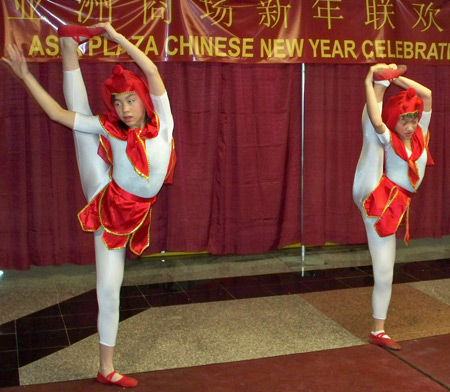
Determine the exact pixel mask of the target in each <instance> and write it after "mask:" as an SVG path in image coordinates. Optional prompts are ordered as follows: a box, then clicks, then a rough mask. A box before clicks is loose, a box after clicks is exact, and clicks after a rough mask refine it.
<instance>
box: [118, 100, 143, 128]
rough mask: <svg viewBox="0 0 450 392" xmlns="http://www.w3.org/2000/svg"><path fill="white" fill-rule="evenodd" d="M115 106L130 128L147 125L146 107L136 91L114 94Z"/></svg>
mask: <svg viewBox="0 0 450 392" xmlns="http://www.w3.org/2000/svg"><path fill="white" fill-rule="evenodd" d="M114 108H115V109H116V113H117V115H118V116H119V118H120V119H121V120H122V122H123V123H124V124H125V125H126V126H127V127H128V128H130V129H136V128H139V129H142V128H143V127H144V125H145V114H146V113H145V107H144V103H143V102H142V100H141V98H139V95H137V94H136V93H135V92H131V93H129V94H120V95H115V96H114Z"/></svg>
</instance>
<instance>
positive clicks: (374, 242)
mask: <svg viewBox="0 0 450 392" xmlns="http://www.w3.org/2000/svg"><path fill="white" fill-rule="evenodd" d="M373 224H374V219H372V218H365V219H364V225H365V227H366V232H367V240H368V244H369V252H370V257H371V258H372V268H373V277H374V281H375V283H374V287H373V292H372V317H373V325H372V332H379V331H384V323H385V321H386V317H387V312H388V309H389V303H390V300H391V293H392V280H393V277H394V264H395V254H396V239H395V234H393V235H390V236H388V237H380V236H379V235H378V233H377V232H376V231H375V229H374V227H373Z"/></svg>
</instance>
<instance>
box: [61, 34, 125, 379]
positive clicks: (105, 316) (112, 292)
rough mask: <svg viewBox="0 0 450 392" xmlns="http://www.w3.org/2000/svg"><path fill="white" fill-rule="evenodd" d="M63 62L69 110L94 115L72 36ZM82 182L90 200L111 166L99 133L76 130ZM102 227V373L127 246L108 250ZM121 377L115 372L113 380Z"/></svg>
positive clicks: (65, 41)
mask: <svg viewBox="0 0 450 392" xmlns="http://www.w3.org/2000/svg"><path fill="white" fill-rule="evenodd" d="M60 43H61V53H62V63H63V75H64V79H63V89H64V97H65V100H66V104H67V107H68V109H69V110H72V111H75V112H79V113H83V114H88V115H91V114H92V112H91V109H90V107H89V101H88V96H87V92H86V87H85V85H84V80H83V76H82V74H81V69H80V65H79V61H78V53H77V48H78V44H77V43H76V42H75V41H74V40H73V39H72V38H70V37H63V38H61V39H60ZM73 136H74V142H75V151H76V156H77V163H78V170H79V172H80V180H81V185H82V187H83V192H84V195H85V197H86V199H87V200H88V201H90V200H92V199H93V198H94V196H95V195H96V194H97V193H98V192H99V191H100V190H101V189H102V188H103V187H104V186H105V185H106V184H107V183H108V182H109V169H110V166H109V165H108V164H106V162H104V161H103V159H101V158H100V157H99V155H98V154H97V150H98V144H99V137H98V135H94V134H87V133H82V132H77V131H76V130H73ZM102 232H103V230H101V231H100V232H98V233H95V234H94V243H95V262H96V270H97V301H98V307H99V314H98V331H99V336H100V342H99V344H100V366H99V368H100V369H99V371H100V372H101V373H102V374H103V376H105V377H106V376H107V375H109V374H110V373H111V372H113V371H114V365H113V357H114V346H115V344H116V337H117V332H118V327H119V305H120V287H121V285H122V280H123V272H124V263H125V248H123V249H118V250H108V249H107V248H106V247H105V245H104V244H103V241H102V239H101V234H102ZM121 378H122V376H121V375H120V374H115V375H114V377H113V378H112V379H111V381H113V382H114V381H118V380H120V379H121Z"/></svg>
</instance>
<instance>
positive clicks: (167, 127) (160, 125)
mask: <svg viewBox="0 0 450 392" xmlns="http://www.w3.org/2000/svg"><path fill="white" fill-rule="evenodd" d="M58 33H59V36H60V41H61V52H62V57H63V71H64V93H65V98H66V101H67V105H68V107H69V109H71V110H65V109H63V108H62V107H61V106H60V105H59V104H58V103H57V102H56V101H55V100H54V99H53V98H52V97H51V96H50V95H49V94H48V93H47V92H46V91H45V90H44V89H43V88H42V86H41V85H40V84H39V83H38V82H37V80H36V79H35V78H34V77H33V75H32V74H31V73H30V72H29V70H28V66H27V63H26V61H25V58H24V56H23V53H22V52H21V51H20V50H19V49H18V48H17V47H16V46H9V47H8V54H9V58H3V59H2V60H3V61H5V62H6V63H7V64H9V65H10V67H11V69H12V70H13V72H14V73H15V74H16V75H17V76H18V77H19V78H20V79H22V81H23V82H24V84H25V86H26V87H27V88H28V90H29V91H30V93H31V94H32V95H33V97H34V98H35V99H36V101H37V102H38V104H39V105H40V106H41V108H42V109H43V110H44V111H45V113H46V114H47V115H48V116H49V117H50V118H51V119H52V120H53V121H56V122H58V123H60V124H62V125H65V126H67V127H69V128H71V129H73V130H74V139H75V146H76V152H77V162H78V166H79V171H80V177H81V182H82V186H83V191H84V193H85V195H86V198H87V200H88V201H89V203H88V205H87V206H86V207H85V208H84V209H83V210H82V211H81V212H80V214H79V220H80V224H81V226H82V228H83V230H85V231H93V232H94V243H95V259H96V269H97V298H98V304H99V315H98V331H99V336H100V368H99V371H98V373H97V380H98V381H99V382H100V383H104V384H114V385H119V386H122V387H134V386H136V385H137V384H138V382H137V380H135V379H134V378H131V377H128V376H125V375H121V374H119V373H116V372H115V371H114V365H113V355H114V346H115V342H116V337H117V330H118V324H119V296H120V286H121V284H122V280H123V272H124V262H125V246H126V245H127V244H129V246H130V249H131V250H132V251H133V252H134V253H135V254H137V255H140V254H141V253H142V252H143V251H144V249H145V248H146V247H147V246H148V245H149V230H150V216H151V206H152V205H153V203H154V202H155V200H156V195H157V193H158V192H159V190H160V189H161V187H162V185H163V183H164V182H171V178H172V174H173V167H174V164H175V156H174V150H173V140H172V130H173V119H172V114H171V110H170V104H169V100H168V96H167V92H166V89H165V86H164V83H163V81H162V79H161V77H160V75H159V73H158V70H157V67H156V65H155V64H154V63H153V62H152V61H151V60H150V59H149V58H148V57H146V56H145V55H144V53H142V52H141V51H140V50H139V49H137V48H136V47H135V46H134V45H133V44H131V43H130V42H129V41H128V40H127V39H126V38H125V37H124V36H123V35H121V34H119V33H117V32H116V31H115V30H114V28H113V27H112V26H111V25H110V24H107V23H100V24H97V25H95V26H92V28H86V27H76V26H63V27H62V28H60V29H59V32H58ZM100 34H101V35H104V36H105V37H107V38H108V39H109V40H112V41H114V42H116V43H118V44H119V45H121V47H122V48H123V49H124V50H126V51H127V53H128V54H129V55H130V56H131V58H132V59H133V60H134V61H135V62H136V64H137V65H138V66H139V68H140V69H141V70H142V72H143V73H144V75H145V80H144V79H143V78H141V77H140V76H138V75H137V74H135V73H134V72H131V71H127V70H124V69H123V68H122V67H120V66H118V65H117V66H115V67H114V69H113V75H112V76H111V78H110V79H108V80H107V81H106V82H105V83H104V85H103V87H102V94H103V98H104V101H105V105H106V107H107V109H108V110H107V112H106V113H104V114H103V115H100V116H92V115H91V111H90V108H89V104H88V101H87V95H86V90H85V86H84V83H83V79H82V77H81V72H80V69H79V64H78V55H77V46H78V44H80V43H81V42H84V41H86V40H87V39H89V38H90V37H92V36H95V35H100ZM99 135H100V139H99ZM99 140H100V145H101V148H100V149H99V155H100V156H101V157H102V158H103V159H105V162H104V161H103V160H102V159H101V158H100V156H99V155H97V149H98V147H99ZM110 168H111V173H110V170H109V169H110ZM112 169H113V170H112Z"/></svg>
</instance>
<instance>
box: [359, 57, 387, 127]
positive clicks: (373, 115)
mask: <svg viewBox="0 0 450 392" xmlns="http://www.w3.org/2000/svg"><path fill="white" fill-rule="evenodd" d="M380 67H384V68H387V67H388V66H387V65H386V64H376V65H373V66H372V67H370V70H369V72H368V73H367V76H366V79H365V80H364V86H365V90H366V106H367V114H368V115H369V119H370V122H371V123H372V125H373V127H374V129H375V132H376V133H379V134H383V133H384V132H385V126H384V124H383V120H382V118H381V111H380V102H382V101H383V96H384V92H385V91H386V87H385V86H383V85H381V84H374V83H373V80H372V79H373V72H374V71H375V69H379V68H380Z"/></svg>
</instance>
